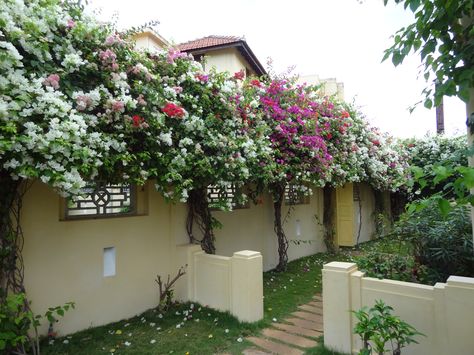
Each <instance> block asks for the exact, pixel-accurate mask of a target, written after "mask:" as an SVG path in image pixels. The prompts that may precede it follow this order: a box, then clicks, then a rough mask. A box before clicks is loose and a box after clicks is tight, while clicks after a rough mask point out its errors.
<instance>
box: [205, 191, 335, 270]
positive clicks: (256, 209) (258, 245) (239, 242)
mask: <svg viewBox="0 0 474 355" xmlns="http://www.w3.org/2000/svg"><path fill="white" fill-rule="evenodd" d="M250 205H251V206H250V208H248V209H237V210H234V211H233V212H222V211H215V212H213V214H214V216H215V217H216V218H217V219H218V220H219V221H220V222H221V223H222V224H223V228H222V229H218V230H216V231H215V235H216V252H217V254H219V255H226V256H231V255H232V254H233V253H234V252H236V251H239V250H244V249H249V250H258V251H260V252H261V253H262V255H263V269H264V270H265V271H267V270H271V269H273V268H275V267H276V266H277V264H278V249H277V248H278V243H277V239H276V235H275V232H274V230H273V221H274V215H273V202H272V198H271V196H270V195H269V194H264V195H263V203H262V204H259V205H254V204H252V203H251V204H250ZM293 207H294V208H292V211H291V214H290V218H289V219H288V220H287V223H285V224H284V226H283V228H284V230H285V234H286V236H287V238H288V240H289V242H290V244H289V248H288V258H289V260H290V261H291V260H295V259H298V258H301V257H303V256H307V255H312V254H315V253H318V252H323V251H325V250H326V247H325V246H324V242H323V232H322V227H321V226H320V225H319V224H318V222H317V220H316V218H315V217H314V216H315V215H317V216H318V218H319V221H322V218H323V198H322V190H321V189H314V192H313V195H312V196H311V197H310V203H309V204H304V205H295V206H293ZM288 209H289V206H284V207H283V209H282V217H283V218H284V217H285V216H286V215H287V212H288ZM297 221H299V222H297ZM298 223H299V225H300V228H299V229H300V233H301V235H300V236H297V235H296V231H297V224H298ZM298 241H299V242H300V243H299V244H297V242H298Z"/></svg>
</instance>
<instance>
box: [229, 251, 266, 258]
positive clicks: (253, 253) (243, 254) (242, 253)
mask: <svg viewBox="0 0 474 355" xmlns="http://www.w3.org/2000/svg"><path fill="white" fill-rule="evenodd" d="M261 255H262V254H260V252H259V251H253V250H241V251H237V252H235V253H234V255H233V256H235V257H238V258H245V259H250V258H255V257H257V256H261Z"/></svg>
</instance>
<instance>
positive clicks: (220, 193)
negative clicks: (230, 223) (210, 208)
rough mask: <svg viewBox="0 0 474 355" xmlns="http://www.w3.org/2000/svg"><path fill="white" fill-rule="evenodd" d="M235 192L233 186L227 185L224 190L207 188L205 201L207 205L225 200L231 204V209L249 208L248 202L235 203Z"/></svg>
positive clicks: (218, 187)
mask: <svg viewBox="0 0 474 355" xmlns="http://www.w3.org/2000/svg"><path fill="white" fill-rule="evenodd" d="M236 195H237V190H236V187H235V186H234V185H227V186H226V187H225V188H224V187H220V186H209V187H208V188H207V200H208V202H209V203H211V204H212V203H217V202H218V201H222V200H227V201H229V202H230V203H231V204H232V208H233V209H234V210H235V209H242V208H250V204H249V202H248V201H246V202H245V203H241V202H239V201H236Z"/></svg>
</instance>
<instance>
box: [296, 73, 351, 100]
mask: <svg viewBox="0 0 474 355" xmlns="http://www.w3.org/2000/svg"><path fill="white" fill-rule="evenodd" d="M298 83H300V84H303V83H306V84H310V85H321V93H322V94H323V95H327V96H332V95H336V96H337V98H338V99H339V100H344V83H342V82H339V81H337V80H336V78H326V79H322V78H320V77H319V75H317V74H310V75H302V76H300V77H299V78H298Z"/></svg>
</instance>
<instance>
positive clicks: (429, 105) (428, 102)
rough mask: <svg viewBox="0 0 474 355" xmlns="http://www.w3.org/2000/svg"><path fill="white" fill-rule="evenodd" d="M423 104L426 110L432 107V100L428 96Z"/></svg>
mask: <svg viewBox="0 0 474 355" xmlns="http://www.w3.org/2000/svg"><path fill="white" fill-rule="evenodd" d="M423 106H425V107H426V108H427V109H428V110H431V109H432V108H433V101H432V100H431V99H430V98H428V99H426V100H425V102H424V103H423Z"/></svg>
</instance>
